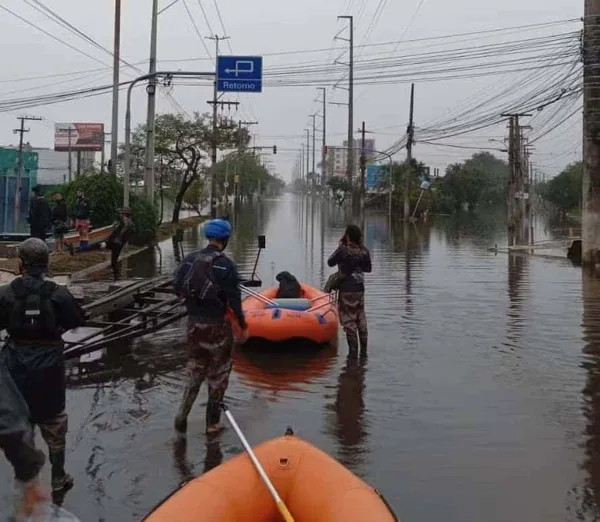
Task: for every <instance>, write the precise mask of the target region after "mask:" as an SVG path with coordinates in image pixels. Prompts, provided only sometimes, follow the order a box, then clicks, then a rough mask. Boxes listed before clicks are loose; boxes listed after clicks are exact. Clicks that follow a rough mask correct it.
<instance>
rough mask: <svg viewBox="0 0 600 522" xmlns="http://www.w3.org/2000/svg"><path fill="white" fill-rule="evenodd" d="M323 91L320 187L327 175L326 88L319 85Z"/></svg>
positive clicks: (323, 186) (322, 186) (322, 187)
mask: <svg viewBox="0 0 600 522" xmlns="http://www.w3.org/2000/svg"><path fill="white" fill-rule="evenodd" d="M319 90H321V91H323V144H322V148H321V189H324V188H325V178H326V176H327V153H326V152H325V149H326V148H327V116H326V115H327V88H326V87H319Z"/></svg>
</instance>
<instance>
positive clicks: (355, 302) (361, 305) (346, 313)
mask: <svg viewBox="0 0 600 522" xmlns="http://www.w3.org/2000/svg"><path fill="white" fill-rule="evenodd" d="M327 264H328V265H329V266H330V267H334V266H337V267H338V274H335V275H334V277H333V279H334V281H333V283H331V282H329V281H328V284H327V286H328V291H331V290H337V291H338V310H339V314H340V323H341V325H342V328H343V329H344V333H345V334H346V340H347V342H348V348H349V349H350V351H357V350H358V346H359V344H358V343H359V340H360V347H361V350H362V351H366V349H367V341H368V334H369V332H368V327H367V316H366V314H365V276H364V274H366V273H370V272H371V254H370V253H369V250H368V248H367V247H366V246H364V245H363V241H362V231H361V230H360V228H359V227H357V226H356V225H348V226H347V227H346V231H345V232H344V236H343V237H342V239H341V240H340V243H339V246H338V248H337V249H336V250H335V252H333V254H331V256H330V257H329V259H328V260H327Z"/></svg>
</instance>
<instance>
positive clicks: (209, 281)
mask: <svg viewBox="0 0 600 522" xmlns="http://www.w3.org/2000/svg"><path fill="white" fill-rule="evenodd" d="M222 255H223V254H222V253H221V252H209V253H203V252H199V253H198V254H197V255H196V257H195V259H194V262H193V264H192V266H191V267H190V269H189V271H188V273H187V275H186V277H185V279H184V282H183V292H184V295H185V297H186V298H188V299H195V300H196V301H222V299H221V288H220V286H219V284H218V283H217V280H216V278H215V274H214V269H213V265H214V262H215V260H216V259H217V258H218V257H220V256H222Z"/></svg>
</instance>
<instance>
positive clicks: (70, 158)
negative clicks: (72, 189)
mask: <svg viewBox="0 0 600 522" xmlns="http://www.w3.org/2000/svg"><path fill="white" fill-rule="evenodd" d="M68 135H69V183H71V181H72V180H73V149H72V148H71V145H72V142H71V136H72V135H73V129H72V127H71V124H70V123H69V131H68Z"/></svg>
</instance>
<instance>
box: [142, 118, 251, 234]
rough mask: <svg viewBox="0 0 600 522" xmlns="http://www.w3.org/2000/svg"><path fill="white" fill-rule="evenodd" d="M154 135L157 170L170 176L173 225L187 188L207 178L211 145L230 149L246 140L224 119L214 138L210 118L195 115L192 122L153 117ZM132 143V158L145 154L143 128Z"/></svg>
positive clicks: (183, 119) (144, 131)
mask: <svg viewBox="0 0 600 522" xmlns="http://www.w3.org/2000/svg"><path fill="white" fill-rule="evenodd" d="M154 133H155V134H154V140H155V154H156V156H157V167H156V168H157V169H158V168H159V167H164V168H166V169H167V172H170V173H172V175H173V179H172V180H171V182H172V186H173V187H174V206H173V218H172V221H173V223H177V222H178V221H179V212H180V210H181V205H182V203H183V201H184V196H185V194H186V192H187V190H188V189H189V188H190V186H191V185H192V184H193V183H194V182H195V181H198V180H205V178H207V177H208V176H206V175H205V174H206V173H207V171H208V169H207V165H208V160H209V158H210V155H211V151H212V144H213V142H216V144H217V147H218V148H231V147H234V146H236V145H237V144H238V143H240V142H241V141H243V140H244V139H246V140H247V134H246V133H242V135H240V134H239V130H238V127H237V125H235V124H234V122H233V121H231V120H229V119H226V118H220V119H219V121H218V122H217V132H216V134H213V130H212V119H211V117H210V116H209V115H208V114H202V115H200V114H198V113H194V116H193V117H192V118H191V119H188V118H186V117H185V116H182V115H180V114H160V115H158V116H157V117H156V122H155V131H154ZM131 142H132V147H131V150H132V152H133V151H135V155H142V154H145V142H146V126H145V125H139V126H138V127H137V128H136V129H135V131H134V132H133V135H132V140H131ZM134 158H135V156H134ZM158 158H160V160H158ZM159 161H160V163H158V162H159Z"/></svg>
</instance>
